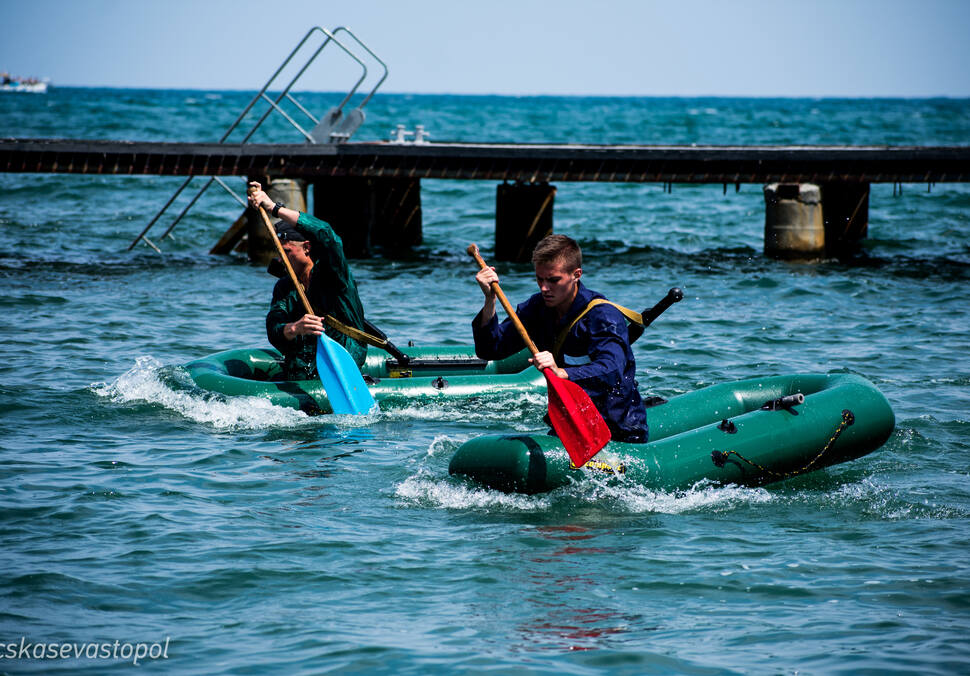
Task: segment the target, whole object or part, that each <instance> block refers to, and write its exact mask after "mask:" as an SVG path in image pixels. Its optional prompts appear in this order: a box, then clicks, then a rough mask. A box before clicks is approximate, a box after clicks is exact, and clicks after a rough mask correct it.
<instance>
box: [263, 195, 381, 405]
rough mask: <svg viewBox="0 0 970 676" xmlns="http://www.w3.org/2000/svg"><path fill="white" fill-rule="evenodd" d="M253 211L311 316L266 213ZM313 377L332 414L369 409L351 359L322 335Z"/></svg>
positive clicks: (371, 399)
mask: <svg viewBox="0 0 970 676" xmlns="http://www.w3.org/2000/svg"><path fill="white" fill-rule="evenodd" d="M254 191H255V188H252V187H251V188H250V189H249V192H250V194H252V193H253V192H254ZM256 209H257V210H258V211H259V215H260V216H261V217H262V219H263V225H265V226H266V231H267V232H268V233H269V236H270V239H272V240H273V243H274V244H275V245H276V251H277V252H278V253H279V255H280V259H281V260H282V261H283V265H285V266H286V272H287V273H288V274H289V275H290V281H291V282H293V286H294V287H295V288H296V292H297V294H299V296H300V301H301V302H302V303H303V309H304V310H305V311H306V313H307V314H309V315H315V314H316V313H315V312H314V311H313V308H312V307H310V301H309V300H307V297H306V294H305V293H304V292H303V285H302V284H300V281H299V280H298V279H297V278H296V273H295V272H294V271H293V266H292V265H290V259H289V258H287V257H286V252H285V251H284V250H283V245H282V244H280V238H279V237H277V236H276V230H275V229H274V228H273V226H272V224H271V223H270V222H269V216H267V215H266V210H265V209H263V207H261V206H257V207H256ZM317 374H318V375H319V376H320V382H321V383H322V384H323V389H325V390H326V391H327V398H328V399H329V400H330V407H331V408H332V409H333V412H334V413H354V414H364V413H367V412H369V411H370V410H371V408H373V406H374V397H373V396H371V393H370V390H368V389H367V384H366V383H364V378H363V376H361V375H360V369H359V368H357V364H356V363H354V359H353V357H351V356H350V353H349V352H347V350H346V349H344V346H343V345H341V344H340V343H338V342H336V341H335V340H333V339H332V338H330V336H328V335H327V334H325V333H322V334H320V335H319V336H317Z"/></svg>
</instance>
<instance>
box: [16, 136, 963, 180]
mask: <svg viewBox="0 0 970 676" xmlns="http://www.w3.org/2000/svg"><path fill="white" fill-rule="evenodd" d="M0 172H8V173H66V174H118V175H133V174H150V175H158V176H260V175H271V176H286V177H292V178H310V179H312V178H317V177H326V176H356V177H388V178H409V179H467V180H493V181H494V180H498V181H521V182H527V183H536V182H551V181H581V182H614V183H659V182H664V183H724V184H740V183H773V182H810V183H835V182H842V183H941V182H970V146H939V147H926V146H645V145H623V146H620V145H551V144H549V145H546V144H482V143H427V144H414V143H409V144H395V143H387V142H376V143H362V142H353V143H343V144H337V145H323V144H320V145H310V144H301V145H269V144H245V145H240V144H229V143H223V144H220V143H153V142H128V141H87V140H71V139H0Z"/></svg>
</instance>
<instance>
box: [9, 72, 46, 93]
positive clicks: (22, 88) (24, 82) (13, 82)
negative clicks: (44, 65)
mask: <svg viewBox="0 0 970 676" xmlns="http://www.w3.org/2000/svg"><path fill="white" fill-rule="evenodd" d="M49 84H50V80H49V79H48V78H44V79H42V80H38V79H37V78H33V77H28V78H19V77H15V76H11V75H10V74H9V73H0V92H15V93H25V94H46V93H47V87H48V85H49Z"/></svg>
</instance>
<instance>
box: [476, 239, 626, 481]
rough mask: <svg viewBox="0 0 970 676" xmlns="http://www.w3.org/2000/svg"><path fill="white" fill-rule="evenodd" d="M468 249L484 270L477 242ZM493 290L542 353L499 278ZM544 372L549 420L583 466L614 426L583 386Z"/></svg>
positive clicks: (524, 336)
mask: <svg viewBox="0 0 970 676" xmlns="http://www.w3.org/2000/svg"><path fill="white" fill-rule="evenodd" d="M468 253H469V254H470V255H471V256H472V257H473V258H474V259H475V260H476V261H478V265H479V266H480V267H481V268H482V269H483V270H484V269H485V268H486V267H488V266H487V265H486V264H485V261H484V260H482V257H481V256H480V255H479V253H478V247H477V246H476V245H474V244H470V245H468ZM492 290H493V291H495V295H496V296H498V299H499V301H501V303H502V307H504V308H505V311H506V312H507V313H508V315H509V318H510V319H511V320H512V323H513V324H514V325H515V328H516V330H518V332H519V335H520V336H522V340H523V341H525V344H526V345H527V346H528V348H529V350H531V351H532V355H533V356H535V355H536V354H538V352H539V350H538V348H536V346H535V343H533V342H532V339H531V338H529V334H528V333H527V332H526V330H525V326H523V325H522V322H521V321H520V320H519V318H518V316H516V314H515V310H514V309H513V308H512V305H511V304H510V303H509V300H508V298H506V297H505V294H504V293H502V288H501V287H500V286H499V285H498V282H492ZM542 374H543V375H544V376H545V377H546V385H548V388H549V390H548V391H549V420H550V421H551V422H552V429H554V430H555V431H556V434H557V435H558V436H559V439H560V441H562V445H563V446H565V447H566V452H567V453H568V454H569V459H570V460H572V462H573V465H575V466H576V467H582V466H583V465H585V464H586V462H587V461H588V460H589V459H590V458H592V457H593V456H594V455H596V454H597V453H598V452H599V450H600V449H601V448H603V446H605V445H606V442H607V441H609V440H610V430H609V428H608V427H607V426H606V422H605V421H604V420H603V416H601V415H600V412H599V411H597V410H596V406H595V405H593V402H592V400H591V399H590V398H589V395H588V394H586V392H585V391H584V390H583V388H581V387H580V386H579V385H577V384H576V383H574V382H572V381H570V380H565V379H563V378H560V377H559V376H557V375H555V374H554V373H550V372H549V369H545V370H543V372H542Z"/></svg>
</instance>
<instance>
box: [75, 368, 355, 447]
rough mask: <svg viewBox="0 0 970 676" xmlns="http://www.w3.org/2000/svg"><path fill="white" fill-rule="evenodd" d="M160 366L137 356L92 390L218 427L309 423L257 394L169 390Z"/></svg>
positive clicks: (301, 415) (242, 428)
mask: <svg viewBox="0 0 970 676" xmlns="http://www.w3.org/2000/svg"><path fill="white" fill-rule="evenodd" d="M163 369H165V367H164V366H163V365H162V364H161V363H160V362H159V361H158V360H157V359H155V358H154V357H138V358H136V359H135V365H134V366H133V367H132V368H130V369H129V370H128V371H127V372H125V373H123V374H121V375H120V376H118V378H117V379H116V380H115V381H114V382H111V383H94V384H92V385H91V390H92V391H93V392H94V393H95V394H97V395H98V396H100V397H104V398H106V399H108V400H110V401H112V402H114V403H117V404H137V403H148V404H157V405H159V406H162V407H164V408H167V409H169V410H172V411H175V412H177V413H179V414H181V415H183V416H185V417H186V418H188V419H189V420H194V421H195V422H199V423H204V424H208V425H212V426H213V427H215V428H217V429H219V430H253V429H264V428H267V427H279V426H289V427H293V426H302V425H306V424H312V423H311V421H312V419H311V418H310V417H309V416H307V415H306V414H305V413H303V412H302V411H298V410H296V409H291V408H284V407H282V406H275V405H273V404H272V403H271V402H270V401H269V400H267V399H262V398H260V397H222V396H215V395H200V394H198V393H197V392H189V391H185V392H183V391H179V390H176V389H172V387H170V386H169V385H168V384H166V383H165V382H164V381H163V380H162V377H161V375H162V373H163ZM340 417H350V416H340Z"/></svg>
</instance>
